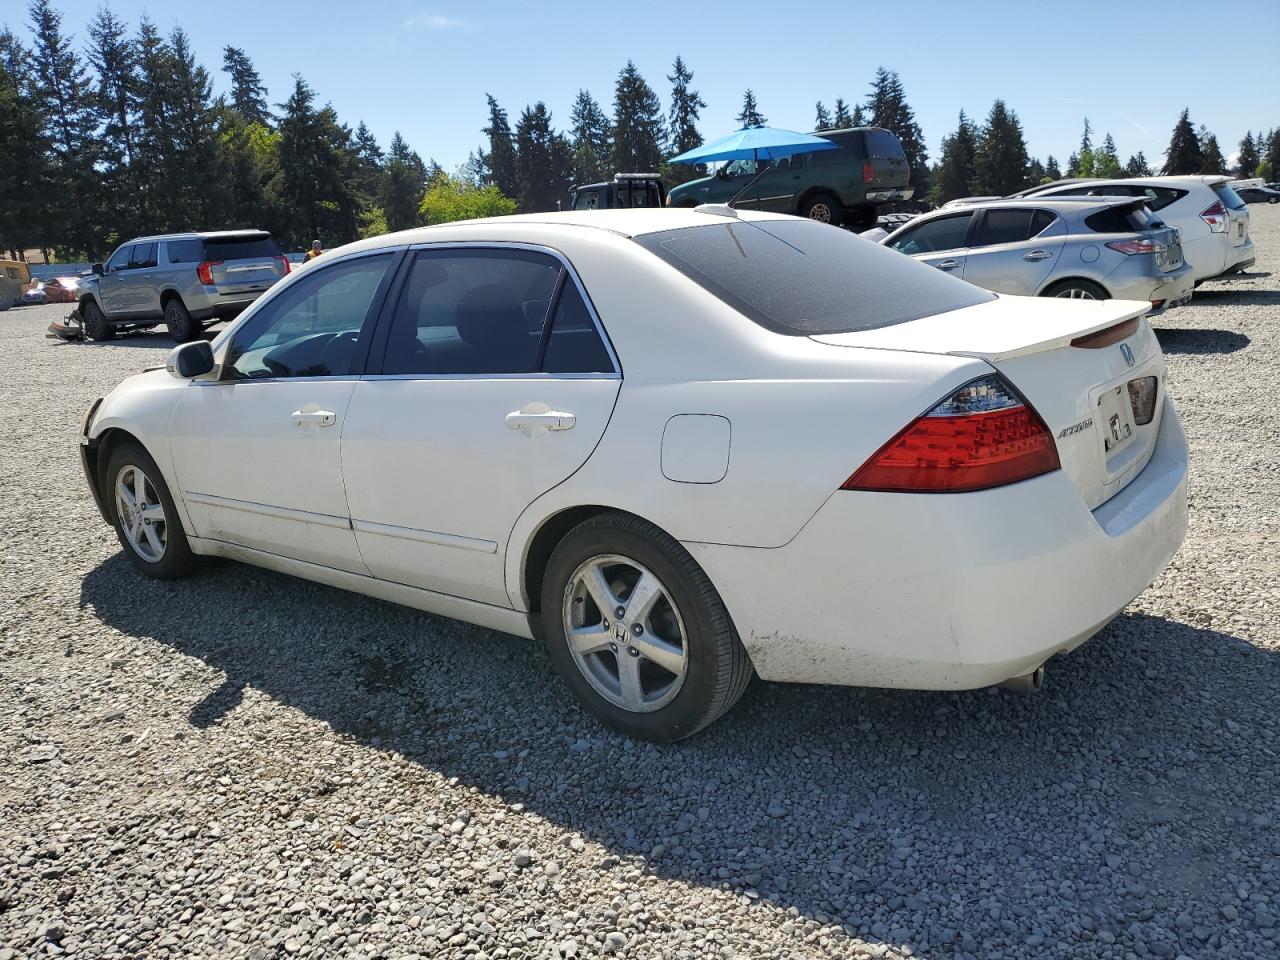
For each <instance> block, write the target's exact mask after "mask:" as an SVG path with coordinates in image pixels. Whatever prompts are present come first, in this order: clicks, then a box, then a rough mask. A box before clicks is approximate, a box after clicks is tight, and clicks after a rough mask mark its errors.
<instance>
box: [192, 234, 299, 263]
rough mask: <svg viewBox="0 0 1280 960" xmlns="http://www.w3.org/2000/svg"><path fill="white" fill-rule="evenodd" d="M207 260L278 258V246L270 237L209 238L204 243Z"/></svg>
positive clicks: (279, 254)
mask: <svg viewBox="0 0 1280 960" xmlns="http://www.w3.org/2000/svg"><path fill="white" fill-rule="evenodd" d="M204 248H205V251H206V252H207V254H208V256H207V257H206V259H208V260H223V261H226V260H251V259H254V258H260V257H279V256H282V254H281V253H280V245H279V244H278V243H276V242H275V240H274V239H273V238H272V237H269V236H268V237H251V238H245V239H241V238H238V237H228V238H225V239H222V238H217V237H209V238H207V239H206V240H205V241H204Z"/></svg>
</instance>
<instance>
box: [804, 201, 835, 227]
mask: <svg viewBox="0 0 1280 960" xmlns="http://www.w3.org/2000/svg"><path fill="white" fill-rule="evenodd" d="M800 215H801V216H802V217H808V218H809V219H810V220H817V221H818V222H819V223H829V224H831V225H832V226H833V227H838V226H840V224H841V223H842V222H843V221H844V208H843V207H842V206H841V205H840V201H839V200H838V199H836V198H835V197H834V196H832V195H831V194H829V193H818V194H815V195H814V196H812V197H810V198H809V199H808V200H806V201H805V202H804V203H803V204H801V206H800Z"/></svg>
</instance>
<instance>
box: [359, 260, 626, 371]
mask: <svg viewBox="0 0 1280 960" xmlns="http://www.w3.org/2000/svg"><path fill="white" fill-rule="evenodd" d="M437 250H498V251H502V250H525V251H529V252H532V253H543V254H546V255H548V256H551V257H554V258H555V259H556V260H558V261H559V262H560V266H561V267H563V268H564V270H565V272H566V273H567V274H568V275H569V279H571V280H572V281H573V285H574V286H575V287H577V289H578V295H579V296H580V297H582V302H583V303H584V304H586V307H587V313H588V314H590V315H591V322H592V324H594V325H595V328H596V335H597V336H598V337H600V339H601V341H603V343H604V348H605V350H606V351H607V352H608V354H609V362H610V363H612V364H613V373H600V372H597V373H589V374H584V373H575V374H548V373H545V372H543V371H532V372H530V373H506V374H490V373H481V374H474V373H462V374H453V373H445V374H439V373H434V374H432V373H424V374H388V375H383V374H379V375H377V376H375V377H367V378H365V379H369V380H373V379H409V380H413V379H435V378H454V379H467V380H475V379H492V378H495V377H503V378H507V377H533V376H539V375H542V376H547V377H551V378H553V379H567V378H574V379H576V378H580V377H613V378H616V379H619V380H621V379H622V361H621V360H619V359H618V354H617V351H615V350H614V349H613V341H612V340H610V339H609V333H608V331H606V330H605V328H604V323H603V322H601V320H600V314H599V313H598V312H597V311H596V305H595V304H594V303H593V302H592V301H591V297H590V296H588V294H587V288H586V287H584V286H583V285H582V278H581V277H579V276H578V271H577V269H576V268H575V267H574V265H573V264H572V263H570V262H569V258H568V257H566V256H565V255H564V254H563V253H561V252H560V251H559V250H557V249H556V248H555V247H548V246H546V245H545V244H541V243H527V242H525V241H523V240H441V241H438V242H435V243H433V242H431V241H426V242H423V243H414V244H410V245H409V251H410V253H417V252H420V251H427V252H435V251H437ZM410 269H412V267H410Z"/></svg>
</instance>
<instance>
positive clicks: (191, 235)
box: [122, 230, 271, 245]
mask: <svg viewBox="0 0 1280 960" xmlns="http://www.w3.org/2000/svg"><path fill="white" fill-rule="evenodd" d="M270 236H271V232H270V231H269V230H194V231H191V232H188V233H157V234H155V235H154V236H149V237H133V238H132V239H129V240H125V241H124V243H154V242H155V241H157V240H230V239H234V238H237V237H243V238H245V239H253V240H265V239H267V238H268V237H270ZM122 245H123V244H122Z"/></svg>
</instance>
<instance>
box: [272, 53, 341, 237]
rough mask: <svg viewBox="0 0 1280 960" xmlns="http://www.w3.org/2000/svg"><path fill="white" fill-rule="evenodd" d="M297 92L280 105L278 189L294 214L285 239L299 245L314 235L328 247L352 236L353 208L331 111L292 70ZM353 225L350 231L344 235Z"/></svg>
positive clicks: (294, 90) (287, 206)
mask: <svg viewBox="0 0 1280 960" xmlns="http://www.w3.org/2000/svg"><path fill="white" fill-rule="evenodd" d="M293 80H294V84H293V93H292V94H291V95H290V96H289V99H288V100H287V101H285V102H284V103H281V104H278V106H279V108H280V109H281V111H283V112H282V114H281V117H280V126H279V130H280V181H281V183H280V194H281V199H282V200H283V202H284V204H285V206H286V208H287V209H288V210H290V212H291V213H292V220H291V223H290V228H289V232H288V235H287V238H286V239H287V240H288V241H289V242H291V243H292V244H293V245H295V246H298V247H301V246H304V245H306V244H309V243H310V242H311V241H312V240H319V241H320V242H321V243H323V244H325V245H326V246H332V245H334V244H336V243H341V242H344V241H345V240H348V239H353V238H354V235H355V229H354V225H349V224H346V223H343V221H342V218H341V217H340V216H339V213H340V211H342V210H345V209H349V204H347V203H346V202H345V201H346V200H347V198H346V197H344V196H343V194H344V191H345V189H346V182H345V180H344V170H343V160H344V158H343V156H342V154H341V152H340V150H339V146H340V145H339V144H337V143H335V139H336V138H335V135H334V133H335V131H334V130H333V129H332V127H333V124H332V111H327V110H317V109H316V107H315V91H314V90H312V89H311V87H310V86H308V85H307V82H306V81H305V80H303V79H302V76H301V74H294V77H293ZM344 228H349V230H350V236H348V235H346V232H347V231H346V229H344Z"/></svg>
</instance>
